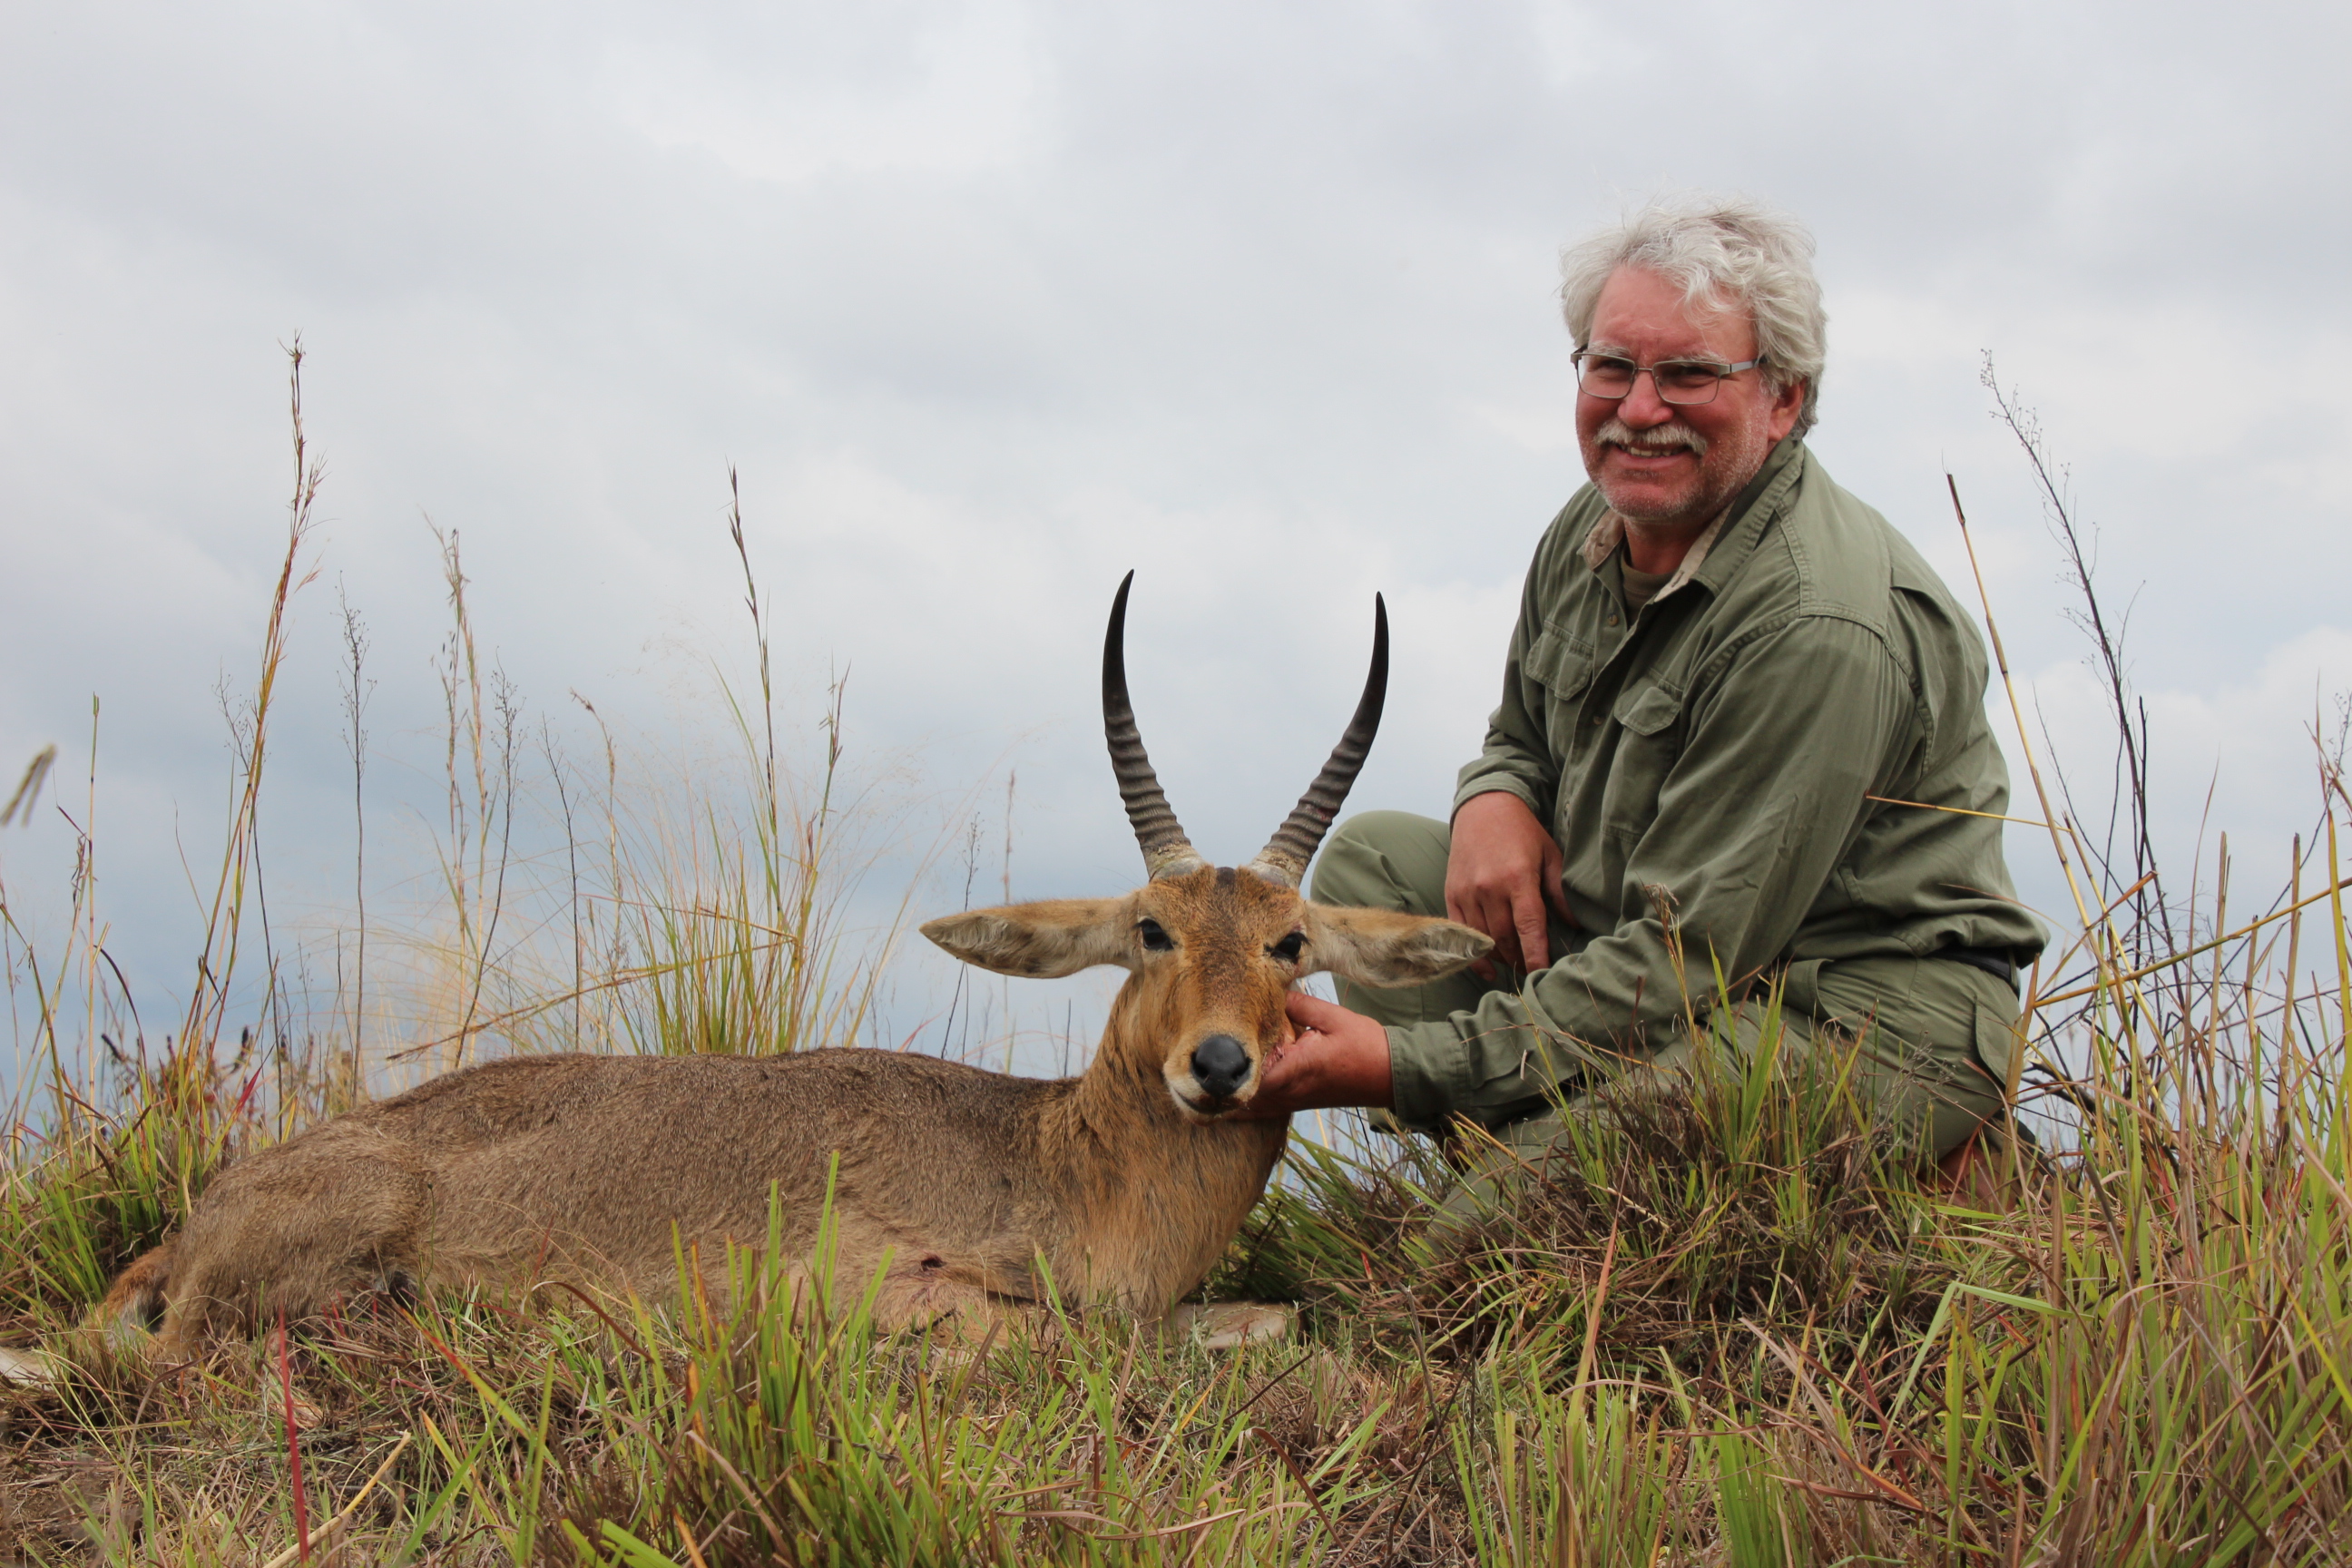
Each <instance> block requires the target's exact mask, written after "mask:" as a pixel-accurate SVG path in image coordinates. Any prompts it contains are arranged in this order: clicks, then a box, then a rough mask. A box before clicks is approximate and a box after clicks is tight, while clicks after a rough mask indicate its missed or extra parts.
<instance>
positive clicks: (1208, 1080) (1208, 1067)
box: [1192, 1035, 1250, 1100]
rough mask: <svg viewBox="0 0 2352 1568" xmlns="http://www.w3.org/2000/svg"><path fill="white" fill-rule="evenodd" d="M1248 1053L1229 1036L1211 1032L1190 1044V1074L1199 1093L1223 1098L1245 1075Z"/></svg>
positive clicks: (1237, 1085)
mask: <svg viewBox="0 0 2352 1568" xmlns="http://www.w3.org/2000/svg"><path fill="white" fill-rule="evenodd" d="M1249 1070H1250V1059H1249V1053H1248V1052H1247V1051H1245V1050H1244V1049H1242V1043H1241V1042H1240V1041H1239V1040H1237V1039H1235V1038H1234V1037H1232V1036H1231V1035H1211V1036H1210V1037H1208V1038H1207V1039H1205V1040H1202V1042H1201V1043H1200V1044H1199V1045H1197V1046H1195V1047H1192V1076H1193V1078H1195V1079H1198V1080H1199V1081H1200V1085H1201V1089H1202V1092H1204V1093H1206V1094H1209V1095H1211V1096H1213V1097H1214V1098H1216V1099H1218V1100H1223V1099H1224V1098H1225V1097H1226V1096H1228V1095H1230V1094H1232V1093H1233V1092H1234V1090H1235V1089H1239V1088H1241V1086H1242V1080H1243V1079H1245V1078H1247V1077H1249Z"/></svg>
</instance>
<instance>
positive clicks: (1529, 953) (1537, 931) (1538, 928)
mask: <svg viewBox="0 0 2352 1568" xmlns="http://www.w3.org/2000/svg"><path fill="white" fill-rule="evenodd" d="M1511 912H1512V913H1513V914H1514V915H1516V916H1517V921H1515V922H1514V923H1515V924H1516V926H1517V933H1518V939H1519V959H1520V963H1519V967H1520V968H1521V969H1522V970H1525V971H1526V972H1528V973H1534V972H1535V971H1537V970H1538V969H1541V968H1542V967H1543V966H1544V965H1545V964H1547V963H1550V962H1551V940H1550V932H1549V931H1546V930H1545V929H1544V901H1543V895H1541V894H1540V893H1538V892H1537V891H1536V890H1535V889H1533V888H1530V889H1528V894H1527V897H1525V898H1523V899H1520V900H1518V901H1517V904H1516V905H1515V906H1514V908H1513V910H1512V911H1511Z"/></svg>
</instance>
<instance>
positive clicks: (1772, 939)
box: [1253, 201, 2043, 1159]
mask: <svg viewBox="0 0 2352 1568" xmlns="http://www.w3.org/2000/svg"><path fill="white" fill-rule="evenodd" d="M1812 248H1813V247H1812V240H1811V236H1810V235H1808V234H1807V233H1806V231H1805V230H1804V228H1803V227H1802V226H1801V225H1799V224H1797V223H1796V222H1795V221H1793V220H1792V219H1790V218H1788V217H1785V216H1780V215H1778V214H1775V213H1772V212H1770V211H1769V210H1767V209H1765V208H1763V207H1760V206H1759V205H1755V204H1753V203H1749V202H1745V201H1712V202H1706V203H1704V204H1685V205H1654V206H1652V207H1650V208H1648V209H1647V210H1644V211H1643V212H1640V213H1638V214H1636V215H1634V216H1632V217H1631V218H1629V219H1628V220H1626V221H1625V222H1624V223H1622V225H1620V226H1617V227H1615V228H1612V229H1611V230H1609V231H1607V232H1605V233H1602V234H1601V235H1598V236H1596V237H1593V238H1591V239H1590V240H1587V241H1585V242H1584V243H1582V244H1580V245H1579V246H1576V247H1573V248H1572V249H1570V250H1569V251H1568V252H1567V253H1566V254H1565V256H1564V257H1563V258H1562V267H1563V272H1564V276H1565V281H1564V283H1563V286H1562V288H1561V290H1560V297H1561V300H1562V301H1563V304H1564V307H1565V314H1566V317H1567V321H1568V327H1569V331H1570V332H1571V333H1572V334H1573V335H1574V338H1575V341H1576V352H1575V354H1574V363H1575V366H1576V374H1577V378H1578V396H1577V402H1576V427H1577V436H1578V438H1579V441H1580V445H1581V447H1582V450H1583V456H1584V467H1585V471H1586V473H1587V474H1588V475H1589V476H1590V477H1591V484H1589V485H1588V486H1586V487H1585V488H1584V489H1581V490H1580V491H1579V492H1578V493H1577V494H1576V496H1575V497H1574V498H1573V499H1572V500H1570V501H1569V503H1568V505H1567V506H1566V507H1565V508H1564V509H1563V510H1561V511H1560V513H1559V516H1558V517H1557V518H1556V519H1554V520H1553V522H1552V524H1551V528H1550V530H1549V531H1548V532H1547V533H1546V534H1545V535H1544V538H1543V542H1542V543H1541V544H1540V545H1538V548H1537V551H1536V556H1535V563H1534V564H1533V566H1532V567H1531V568H1530V569H1529V571H1528V578H1527V586H1526V590H1525V593H1524V595H1523V596H1522V598H1521V602H1520V609H1519V620H1518V626H1517V629H1516V630H1515V631H1514V632H1513V634H1512V637H1511V646H1510V657H1509V659H1508V661H1507V664H1506V666H1505V668H1504V677H1503V700H1502V705H1501V706H1500V707H1498V708H1497V709H1496V710H1495V712H1494V715H1493V717H1492V718H1491V719H1490V720H1489V721H1488V726H1487V732H1486V748H1485V750H1484V751H1483V752H1481V753H1480V755H1479V756H1478V758H1477V759H1476V760H1475V761H1474V762H1473V763H1470V764H1469V765H1468V766H1467V767H1465V768H1464V769H1463V770H1462V775H1461V783H1460V786H1459V788H1458V789H1457V791H1456V792H1455V795H1454V816H1453V820H1452V822H1451V824H1447V823H1443V822H1438V821H1436V820H1434V819H1432V818H1428V817H1422V816H1409V815H1407V814H1404V813H1402V812H1370V813H1367V814H1364V815H1362V816H1356V817H1353V818H1350V819H1349V821H1347V822H1345V823H1343V824H1341V825H1340V826H1339V828H1338V830H1337V831H1336V832H1334V833H1333V834H1332V836H1331V837H1330V839H1329V841H1328V844H1327V845H1326V847H1325V848H1324V850H1323V855H1322V858H1321V860H1320V862H1319V863H1318V868H1317V870H1316V875H1315V880H1314V895H1315V897H1316V898H1317V899H1318V900H1321V901H1323V902H1326V903H1333V904H1349V905H1369V906H1374V907H1388V908H1394V909H1401V910H1411V911H1412V912H1414V913H1419V914H1441V913H1442V914H1445V915H1448V916H1451V917H1452V918H1453V919H1454V920H1457V921H1462V922H1463V923H1465V924H1466V925H1471V926H1475V928H1477V929H1478V930H1480V931H1484V932H1486V934H1487V935H1488V936H1490V937H1492V938H1494V939H1495V943H1496V949H1495V953H1494V955H1493V959H1492V961H1490V963H1487V964H1486V965H1482V966H1481V972H1480V973H1473V974H1464V975H1461V976H1457V977H1455V978H1454V979H1451V980H1448V981H1445V982H1442V983H1438V984H1430V985H1424V986H1420V987H1415V988H1406V989H1402V990H1397V991H1372V990H1367V989H1364V988H1362V987H1359V986H1354V985H1343V986H1342V987H1341V991H1340V997H1341V1003H1342V1005H1338V1006H1334V1005H1331V1004H1328V1003H1325V1002H1322V1001H1319V1000H1318V999H1316V998H1313V997H1307V996H1299V995H1294V996H1293V997H1292V998H1291V1017H1292V1020H1293V1022H1294V1024H1295V1025H1296V1026H1297V1027H1298V1029H1299V1036H1298V1038H1297V1042H1296V1043H1295V1044H1293V1045H1291V1046H1289V1047H1286V1048H1285V1049H1284V1051H1283V1052H1282V1053H1281V1055H1280V1056H1279V1057H1278V1058H1276V1060H1275V1061H1274V1062H1273V1063H1271V1064H1270V1065H1269V1067H1268V1068H1267V1069H1266V1073H1265V1082H1264V1087H1263V1088H1262V1089H1261V1090H1260V1092H1259V1093H1258V1095H1257V1096H1256V1098H1255V1102H1254V1106H1253V1109H1254V1110H1259V1111H1260V1113H1261V1114H1275V1113H1278V1112H1281V1111H1285V1110H1304V1109H1308V1108H1312V1107H1317V1106H1341V1105H1360V1106H1371V1107H1376V1108H1383V1109H1386V1110H1390V1111H1391V1112H1392V1113H1393V1115H1394V1117H1395V1120H1396V1121H1397V1122H1398V1123H1400V1124H1402V1126H1404V1127H1407V1128H1411V1129H1413V1130H1416V1131H1428V1132H1441V1133H1442V1132H1444V1131H1446V1130H1447V1129H1448V1128H1449V1127H1450V1126H1452V1125H1453V1124H1454V1123H1455V1122H1456V1121H1457V1120H1459V1121H1470V1122H1473V1123H1475V1124H1477V1125H1479V1126H1482V1127H1485V1128H1486V1129H1487V1130H1488V1131H1491V1132H1493V1133H1494V1135H1495V1136H1496V1138H1497V1139H1498V1140H1499V1141H1500V1142H1502V1143H1503V1144H1504V1145H1505V1146H1506V1148H1507V1149H1509V1150H1511V1151H1512V1152H1514V1153H1516V1154H1519V1155H1524V1156H1536V1155H1539V1154H1540V1152H1541V1151H1542V1150H1543V1149H1545V1148H1546V1147H1548V1146H1549V1144H1550V1143H1551V1142H1553V1141H1554V1140H1555V1139H1556V1138H1557V1137H1558V1136H1559V1131H1560V1127H1559V1115H1560V1114H1561V1112H1562V1109H1563V1108H1565V1109H1566V1110H1568V1111H1570V1113H1572V1112H1573V1111H1574V1110H1575V1109H1576V1108H1577V1107H1578V1105H1579V1103H1580V1101H1581V1100H1582V1099H1583V1097H1586V1096H1590V1095H1591V1094H1592V1093H1594V1092H1595V1091H1597V1090H1601V1089H1605V1088H1606V1087H1608V1086H1609V1085H1611V1084H1612V1083H1622V1082H1625V1081H1627V1080H1628V1079H1640V1078H1643V1077H1647V1078H1650V1079H1663V1078H1664V1077H1665V1076H1666V1075H1669V1074H1675V1073H1682V1072H1686V1071H1688V1070H1690V1069H1691V1068H1692V1066H1693V1063H1694V1059H1695V1058H1696V1053H1698V1052H1699V1051H1702V1050H1711V1049H1716V1048H1718V1047H1721V1046H1727V1047H1729V1048H1730V1049H1732V1050H1734V1051H1744V1050H1747V1049H1750V1048H1752V1047H1754V1045H1755V1043H1756V1042H1757V1040H1758V1039H1759V1037H1761V1036H1762V1035H1763V1034H1764V1033H1765V1022H1766V1016H1767V1013H1768V1010H1769V1006H1770V1004H1771V999H1772V998H1773V997H1774V996H1775V995H1776V994H1777V995H1778V996H1779V997H1780V999H1781V1001H1782V1005H1783V1013H1782V1022H1783V1026H1784V1035H1783V1038H1784V1039H1785V1040H1786V1041H1787V1042H1788V1043H1789V1045H1790V1047H1794V1048H1795V1049H1797V1050H1802V1049H1804V1048H1807V1047H1811V1045H1812V1044H1813V1043H1815V1042H1816V1041H1817V1040H1821V1039H1823V1038H1833V1039H1837V1040H1840V1041H1852V1040H1855V1039H1858V1040H1859V1041H1860V1042H1861V1044H1860V1050H1859V1053H1858V1057H1857V1062H1856V1067H1855V1069H1854V1076H1853V1079H1852V1080H1851V1083H1852V1087H1853V1089H1854V1090H1855V1091H1856V1092H1857V1093H1858V1094H1859V1095H1860V1096H1861V1097H1862V1099H1863V1100H1864V1101H1865V1102H1866V1103H1867V1104H1868V1105H1869V1106H1870V1108H1871V1110H1873V1113H1874V1115H1875V1116H1876V1117H1877V1118H1878V1119H1879V1121H1880V1122H1881V1124H1882V1125H1889V1126H1891V1127H1892V1129H1893V1131H1895V1133H1896V1134H1897V1135H1898V1136H1901V1137H1903V1138H1906V1139H1907V1140H1909V1141H1910V1142H1911V1144H1912V1146H1913V1147H1914V1148H1915V1150H1916V1152H1917V1153H1919V1154H1920V1155H1921V1156H1923V1157H1924V1158H1927V1159H1935V1158H1937V1157H1939V1156H1941V1155H1943V1154H1945V1153H1947V1152H1949V1151H1950V1150H1952V1149H1954V1148H1956V1147H1957V1146H1958V1145H1959V1144H1960V1143H1961V1142H1964V1141H1965V1140H1966V1139H1967V1138H1968V1137H1969V1134H1970V1133H1972V1132H1973V1131H1976V1130H1977V1129H1978V1128H1979V1126H1980V1125H1982V1124H1983V1123H1984V1121H1987V1120H1988V1119H1990V1118H1992V1117H1995V1116H1997V1115H1998V1114H1999V1113H2000V1109H2001V1104H2002V1089H2003V1085H2004V1083H2005V1082H2006V1080H2007V1079H2008V1077H2009V1074H2010V1063H2011V1055H2012V1053H2013V1051H2014V1049H2015V1035H2014V1026H2015V1024H2016V1020H2017V1016H2018V993H2017V976H2018V971H2019V967H2020V966H2021V964H2025V963H2031V962H2032V958H2033V956H2034V955H2035V954H2036V953H2038V952H2040V951H2041V948H2042V940H2043V938H2042V930H2041V927H2040V926H2039V925H2038V924H2037V923H2036V922H2035V921H2033V919H2032V917H2031V916H2029V915H2027V914H2026V913H2025V912H2024V911H2023V910H2021V909H2020V908H2019V907H2018V905H2017V903H2016V901H2015V895H2014V893H2013V892H2012V890H2011V883H2010V878H2009V871H2008V868H2007V867H2006V865H2005V864H2004V863H2003V861H2002V858H2001V845H2000V817H2001V816H2002V815H2003V814H2004V813H2005V812H2006V810H2007V809H2008V799H2009V782H2008V774H2007V771H2006V769H2005V767H2004V766H2003V764H2002V761H2001V756H2000V751H1999V749H1998V748H1997V747H1996V746H1995V744H1994V742H1993V737H1992V731H1991V730H1990V726H1989V725H1988V723H1987V721H1986V718H1985V711H1984V701H1983V698H1984V690H1985V684H1986V679H1987V674H1988V671H1987V668H1986V660H1985V652H1984V647H1983V644H1982V642H1981V641H1980V640H1979V637H1978V636H1977V633H1976V629H1975V626H1974V625H1973V624H1972V623H1971V622H1970V620H1969V616H1967V615H1966V614H1965V613H1964V612H1963V611H1962V610H1961V608H1960V606H1959V605H1958V602H1957V601H1956V600H1955V599H1954V598H1953V596H1952V595H1951V593H1950V591H1949V590H1948V589H1947V588H1946V587H1945V585H1944V584H1943V583H1942V582H1941V581H1940V580H1939V579H1938V578H1937V575H1936V574H1935V573H1934V572H1933V571H1932V570H1930V569H1929V567H1928V566H1927V563H1926V562H1925V561H1924V560H1922V559H1921V558H1920V556H1919V554H1918V552H1916V551H1915V550H1914V549H1913V548H1912V547H1911V545H1910V543H1909V542H1907V541H1906V540H1905V539H1904V537H1903V536H1902V535H1901V534H1900V533H1897V532H1896V531H1895V529H1894V528H1893V527H1892V526H1890V525H1889V524H1888V523H1887V521H1886V520H1885V519H1884V518H1883V517H1881V516H1879V514H1878V513H1877V512H1875V511H1874V510H1871V509H1870V508H1868V507H1866V506H1864V504H1863V503H1862V502H1860V501H1858V500H1855V499H1854V498H1853V496H1851V495H1849V494H1847V493H1846V492H1845V491H1844V490H1843V489H1839V488H1838V486H1837V485H1836V484H1835V483H1834V482H1833V481H1832V479H1830V477H1829V475H1828V474H1827V473H1826V472H1824V471H1823V470H1822V465H1821V463H1820V461H1819V460H1818V459H1817V458H1814V457H1813V455H1812V454H1811V452H1810V451H1808V450H1807V448H1806V447H1805V445H1804V441H1803V437H1804V435H1805V433H1806V431H1808V430H1809V429H1811V427H1812V425H1813V421H1814V417H1815V410H1816V407H1817V405H1818V404H1819V400H1820V393H1821V376H1822V340H1823V325H1824V320H1825V318H1824V316H1823V314H1822V303H1821V290H1820V287H1819V285H1818V284H1817V283H1816V282H1815V281H1814V279H1813V273H1812ZM1725 1007H1728V1008H1729V1009H1730V1015H1729V1016H1728V1017H1724V1016H1711V1015H1714V1014H1716V1013H1717V1010H1718V1009H1721V1008H1725ZM1694 1022H1696V1026H1697V1027H1696V1032H1695V1031H1694V1028H1693V1024H1694Z"/></svg>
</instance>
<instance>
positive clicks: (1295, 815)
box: [1243, 594, 1389, 888]
mask: <svg viewBox="0 0 2352 1568" xmlns="http://www.w3.org/2000/svg"><path fill="white" fill-rule="evenodd" d="M1388 693H1389V610H1388V605H1385V604H1383V603H1382V602H1381V596H1380V595H1378V594H1375V595H1372V670H1371V673H1370V675H1368V676H1366V677H1365V678H1364V695H1363V696H1362V697H1361V698H1360V699H1359V700H1357V702H1356V716H1355V717H1354V718H1353V719H1350V720H1349V721H1348V731H1347V733H1345V734H1343V735H1341V736H1340V737H1339V744H1338V745H1336V746H1334V747H1332V748H1331V760H1330V761H1328V762H1327V763H1324V764H1323V771H1322V773H1319V774H1318V775H1317V776H1316V780H1315V782H1314V783H1313V784H1308V785H1307V793H1306V794H1305V795H1300V796H1299V797H1298V804H1297V805H1296V806H1294V807H1292V808H1291V813H1290V816H1289V818H1288V819H1287V820H1286V821H1285V822H1284V823H1283V825H1282V826H1280V827H1278V828H1276V829H1275V834H1274V837H1273V838H1272V839H1271V840H1270V841H1269V842H1268V843H1267V845H1266V847H1265V848H1263V849H1261V850H1259V851H1258V852H1257V855H1256V857H1255V858H1253V859H1252V860H1251V861H1250V863H1249V864H1248V865H1247V866H1245V867H1244V868H1243V869H1244V870H1245V871H1255V872H1256V873H1257V874H1258V875H1259V876H1261V877H1264V878H1265V879H1267V880H1269V881H1274V882H1279V883H1281V884H1282V885H1283V886H1284V887H1286V888H1296V887H1297V886H1298V883H1299V879H1301V878H1303V877H1305V876H1306V875H1307V862H1308V861H1309V860H1312V859H1313V858H1315V851H1316V849H1317V847H1318V846H1320V845H1321V844H1322V842H1323V835H1324V834H1326V833H1328V832H1329V831H1330V830H1331V819H1332V818H1333V817H1335V816H1339V805H1340V803H1341V802H1343V801H1345V800H1346V799H1347V798H1348V790H1349V786H1351V785H1352V784H1355V782H1356V775H1357V773H1360V772H1362V771H1363V766H1364V757H1365V755H1366V754H1367V753H1369V752H1370V751H1371V749H1372V736H1373V735H1374V734H1376V733H1378V732H1379V731H1380V727H1381V704H1382V703H1383V702H1385V701H1386V700H1387V699H1388Z"/></svg>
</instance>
